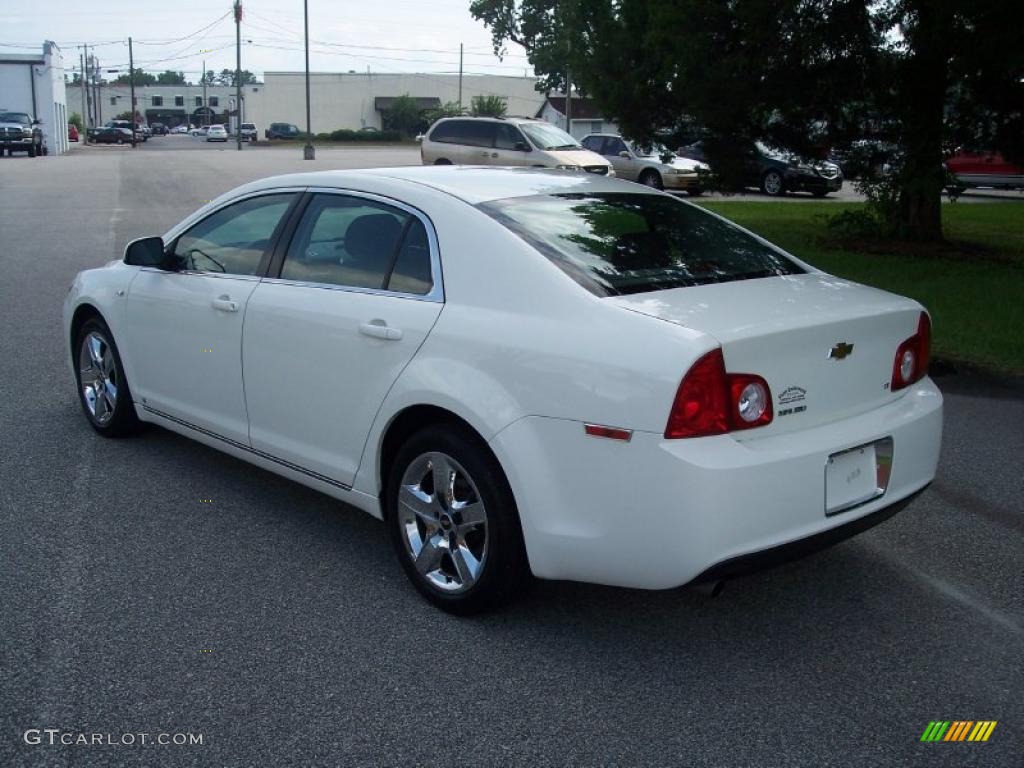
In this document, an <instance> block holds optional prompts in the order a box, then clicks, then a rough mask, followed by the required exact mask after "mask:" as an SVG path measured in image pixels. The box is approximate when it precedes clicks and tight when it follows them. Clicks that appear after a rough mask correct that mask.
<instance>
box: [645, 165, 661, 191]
mask: <svg viewBox="0 0 1024 768" xmlns="http://www.w3.org/2000/svg"><path fill="white" fill-rule="evenodd" d="M640 183H641V184H643V185H644V186H645V187H652V188H653V189H664V188H665V185H664V184H663V183H662V181H661V174H660V173H658V172H657V171H654V170H651V169H650V168H648V169H647V170H646V171H644V172H643V173H641V174H640Z"/></svg>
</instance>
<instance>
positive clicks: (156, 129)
mask: <svg viewBox="0 0 1024 768" xmlns="http://www.w3.org/2000/svg"><path fill="white" fill-rule="evenodd" d="M149 127H150V130H152V131H153V135H154V136H166V135H167V126H166V125H164V124H163V123H150V124H149Z"/></svg>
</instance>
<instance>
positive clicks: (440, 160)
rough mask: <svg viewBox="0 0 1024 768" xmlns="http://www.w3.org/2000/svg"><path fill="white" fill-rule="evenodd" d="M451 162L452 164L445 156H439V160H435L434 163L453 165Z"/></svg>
mask: <svg viewBox="0 0 1024 768" xmlns="http://www.w3.org/2000/svg"><path fill="white" fill-rule="evenodd" d="M451 164H452V161H451V160H446V159H444V158H443V157H441V158H438V159H437V160H435V161H434V165H451Z"/></svg>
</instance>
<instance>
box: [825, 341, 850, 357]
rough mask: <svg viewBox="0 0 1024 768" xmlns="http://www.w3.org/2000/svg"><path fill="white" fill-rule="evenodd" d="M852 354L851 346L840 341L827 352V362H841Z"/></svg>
mask: <svg viewBox="0 0 1024 768" xmlns="http://www.w3.org/2000/svg"><path fill="white" fill-rule="evenodd" d="M852 353H853V344H847V343H846V342H845V341H840V342H839V343H838V344H836V345H835V346H834V347H832V349H830V350H829V351H828V357H829V360H842V359H844V358H847V357H849V356H850V355H851V354H852Z"/></svg>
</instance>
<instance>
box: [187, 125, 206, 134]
mask: <svg viewBox="0 0 1024 768" xmlns="http://www.w3.org/2000/svg"><path fill="white" fill-rule="evenodd" d="M209 128H210V126H208V125H197V126H195V127H194V128H190V129H189V133H190V134H192V135H193V136H205V135H206V132H207V131H208V130H209Z"/></svg>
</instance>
